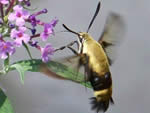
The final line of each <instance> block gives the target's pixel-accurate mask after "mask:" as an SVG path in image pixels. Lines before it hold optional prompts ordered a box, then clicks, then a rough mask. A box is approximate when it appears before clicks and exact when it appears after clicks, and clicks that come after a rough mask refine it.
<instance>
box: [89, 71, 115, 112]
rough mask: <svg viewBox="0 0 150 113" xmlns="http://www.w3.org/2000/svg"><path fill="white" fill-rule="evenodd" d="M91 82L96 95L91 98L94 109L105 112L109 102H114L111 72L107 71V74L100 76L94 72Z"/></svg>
mask: <svg viewBox="0 0 150 113" xmlns="http://www.w3.org/2000/svg"><path fill="white" fill-rule="evenodd" d="M90 82H91V85H92V87H93V90H94V95H95V97H92V98H91V104H92V109H93V110H96V112H99V111H103V112H105V111H106V110H107V109H108V107H109V103H110V102H111V103H113V99H112V79H111V74H110V72H107V73H105V75H101V76H99V75H98V74H97V73H95V72H92V73H91V76H90Z"/></svg>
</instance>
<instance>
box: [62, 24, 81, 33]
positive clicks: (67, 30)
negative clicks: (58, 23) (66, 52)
mask: <svg viewBox="0 0 150 113" xmlns="http://www.w3.org/2000/svg"><path fill="white" fill-rule="evenodd" d="M63 27H64V28H65V29H66V30H67V31H69V32H71V33H73V34H76V35H78V36H79V33H77V32H75V31H72V30H71V29H69V28H68V27H67V26H66V25H65V24H63Z"/></svg>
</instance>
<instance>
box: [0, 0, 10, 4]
mask: <svg viewBox="0 0 150 113" xmlns="http://www.w3.org/2000/svg"><path fill="white" fill-rule="evenodd" d="M0 3H1V4H4V5H5V4H8V3H9V2H8V0H0Z"/></svg>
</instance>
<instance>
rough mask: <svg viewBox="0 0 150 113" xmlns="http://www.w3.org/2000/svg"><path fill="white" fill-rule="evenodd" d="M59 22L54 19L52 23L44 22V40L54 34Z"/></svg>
mask: <svg viewBox="0 0 150 113" xmlns="http://www.w3.org/2000/svg"><path fill="white" fill-rule="evenodd" d="M57 22H58V20H56V19H54V20H52V21H51V22H50V23H45V24H44V31H43V32H42V33H41V35H40V37H41V38H42V40H43V41H46V40H47V39H48V37H49V36H50V35H51V34H54V27H55V25H56V24H57Z"/></svg>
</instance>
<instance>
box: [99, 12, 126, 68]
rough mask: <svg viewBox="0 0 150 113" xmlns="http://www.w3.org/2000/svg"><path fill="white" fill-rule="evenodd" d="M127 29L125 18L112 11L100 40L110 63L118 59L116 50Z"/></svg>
mask: <svg viewBox="0 0 150 113" xmlns="http://www.w3.org/2000/svg"><path fill="white" fill-rule="evenodd" d="M125 31H126V30H125V23H124V20H123V18H122V17H121V16H120V15H118V14H116V13H110V14H109V15H108V17H107V20H106V24H105V27H104V31H103V33H102V35H101V36H100V39H99V40H98V42H99V43H100V44H101V45H102V46H103V48H104V50H105V52H106V55H107V56H108V59H109V61H110V65H111V64H112V63H113V61H114V60H115V59H116V56H117V54H116V50H117V47H118V45H120V43H121V41H122V39H123V38H124V35H125Z"/></svg>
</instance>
